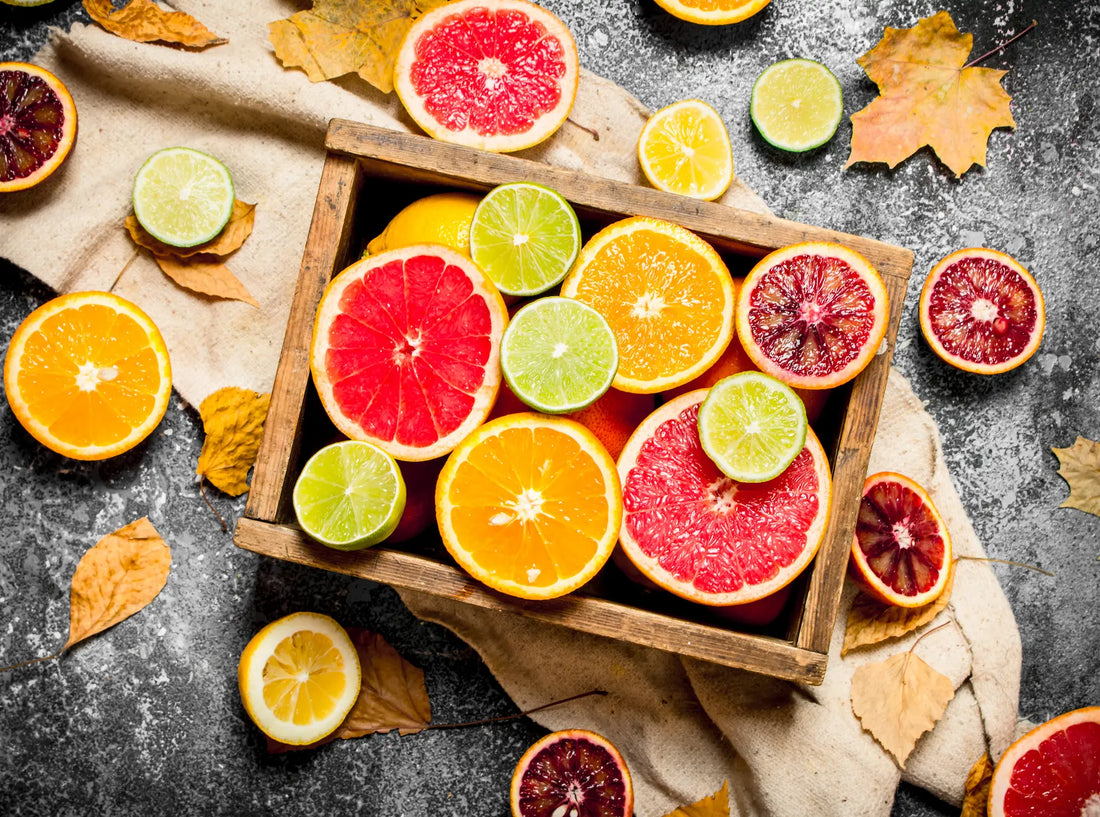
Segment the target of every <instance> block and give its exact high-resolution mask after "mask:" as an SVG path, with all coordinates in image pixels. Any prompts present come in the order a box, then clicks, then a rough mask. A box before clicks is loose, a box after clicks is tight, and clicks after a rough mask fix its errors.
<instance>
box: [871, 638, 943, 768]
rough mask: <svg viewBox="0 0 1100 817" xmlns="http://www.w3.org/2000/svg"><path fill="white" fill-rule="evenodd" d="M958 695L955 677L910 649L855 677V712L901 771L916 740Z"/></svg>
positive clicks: (933, 724) (872, 666)
mask: <svg viewBox="0 0 1100 817" xmlns="http://www.w3.org/2000/svg"><path fill="white" fill-rule="evenodd" d="M954 697H955V686H954V684H952V683H951V679H950V678H948V677H947V676H946V675H943V674H942V673H939V672H937V671H936V670H934V669H932V667H930V666H928V664H926V663H925V662H924V661H923V660H921V659H920V658H919V657H918V656H916V655H914V654H913V653H912V652H903V653H898V654H897V655H894V656H891V657H890V658H888V659H886V660H885V661H882V662H879V663H876V664H865V665H864V666H862V667H860V668H859V669H857V670H856V671H855V673H854V674H853V675H852V689H851V699H852V712H853V713H854V714H855V716H856V717H857V718H859V721H860V723H862V724H863V728H864V729H866V730H867V731H868V732H870V733H871V736H872V737H873V738H874V739H875V740H877V741H878V742H879V743H880V744H881V745H882V747H883V748H884V749H885V750H886V751H888V752H889V753H890V754H892V755H893V756H894V757H895V758H896V759H897V762H898V765H899V766H901V767H902V768H903V769H904V768H905V760H906V758H908V757H909V754H910V752H912V751H913V747H914V746H916V745H917V739H918V738H919V737H920V736H921V735H923V734H924V733H925V732H927V731H928V730H929V729H931V728H932V727H933V726H935V724H936V721H938V720H939V719H940V718H941V717H943V713H944V711H945V710H946V709H947V704H948V703H949V702H950V701H951V699H952V698H954Z"/></svg>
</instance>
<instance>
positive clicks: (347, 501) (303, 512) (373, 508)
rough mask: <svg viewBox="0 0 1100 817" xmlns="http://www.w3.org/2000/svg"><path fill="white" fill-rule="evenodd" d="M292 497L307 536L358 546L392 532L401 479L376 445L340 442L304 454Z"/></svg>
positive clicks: (341, 546) (401, 500) (401, 499)
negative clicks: (303, 465)
mask: <svg viewBox="0 0 1100 817" xmlns="http://www.w3.org/2000/svg"><path fill="white" fill-rule="evenodd" d="M292 499H293V503H294V512H295V514H296V515H297V517H298V524H299V525H300V526H301V528H302V530H304V531H305V532H306V533H307V534H309V535H310V536H311V537H313V538H314V539H316V540H317V541H318V542H321V543H322V544H325V545H328V546H329V547H332V548H336V549H338V550H359V549H360V548H365V547H369V546H370V545H374V544H377V543H378V542H381V541H382V540H383V539H385V538H386V537H387V536H389V535H390V534H391V533H393V531H394V529H395V528H396V527H397V523H398V522H400V521H401V514H403V513H404V511H405V481H404V480H403V479H402V477H401V471H400V470H399V469H398V467H397V463H396V462H395V461H394V459H393V457H391V456H390V455H389V454H387V453H386V452H385V451H383V450H382V449H381V448H379V447H378V446H376V445H372V444H371V443H367V442H359V441H355V440H346V441H344V442H338V443H333V444H331V445H327V446H325V447H324V448H322V449H321V450H320V451H318V452H317V453H316V454H314V455H313V456H312V457H310V458H309V460H308V461H307V462H306V465H305V467H304V468H303V469H302V473H301V475H300V476H299V477H298V481H297V482H296V483H295V484H294V494H293V497H292Z"/></svg>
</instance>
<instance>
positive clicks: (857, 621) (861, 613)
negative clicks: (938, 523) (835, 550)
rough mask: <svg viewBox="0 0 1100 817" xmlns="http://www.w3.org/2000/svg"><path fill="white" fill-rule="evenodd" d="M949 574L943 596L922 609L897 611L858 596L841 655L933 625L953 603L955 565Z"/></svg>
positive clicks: (864, 596)
mask: <svg viewBox="0 0 1100 817" xmlns="http://www.w3.org/2000/svg"><path fill="white" fill-rule="evenodd" d="M949 570H950V572H949V573H948V576H947V584H946V585H945V586H944V588H943V592H942V593H940V595H939V596H937V597H936V599H935V600H934V601H932V602H931V603H929V604H926V605H924V606H923V607H896V606H895V605H893V604H883V603H882V602H880V601H876V600H875V599H873V598H871V597H870V596H868V595H866V594H864V593H860V594H859V595H858V596H856V599H855V601H854V602H853V603H852V609H851V611H850V612H849V613H848V623H847V625H846V627H845V628H844V646H843V647H841V648H840V654H841V655H842V656H843V655H847V654H848V653H849V652H851V651H852V650H854V649H856V648H857V647H866V646H868V645H870V644H878V643H880V642H882V641H888V640H889V639H891V638H900V637H901V636H903V635H905V634H906V633H911V632H912V631H913V630H916V629H917V628H919V627H923V626H924V625H925V624H928V623H929V622H930V621H932V619H934V618H935V617H936V616H938V615H939V614H940V613H942V612H943V611H944V609H946V607H947V603H948V602H949V601H950V600H951V589H952V587H953V586H954V584H955V565H954V564H952V565H951V566H950V568H949Z"/></svg>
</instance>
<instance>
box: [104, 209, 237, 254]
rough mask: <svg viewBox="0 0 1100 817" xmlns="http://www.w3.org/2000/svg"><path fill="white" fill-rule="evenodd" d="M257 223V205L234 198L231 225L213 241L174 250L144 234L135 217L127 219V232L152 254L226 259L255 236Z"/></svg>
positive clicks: (136, 242)
mask: <svg viewBox="0 0 1100 817" xmlns="http://www.w3.org/2000/svg"><path fill="white" fill-rule="evenodd" d="M255 222H256V205H255V204H249V203H248V202H244V201H241V200H240V199H234V201H233V211H232V212H231V213H230V215H229V223H227V224H226V225H225V227H224V228H222V231H221V232H220V233H218V234H217V235H216V236H215V237H214V238H212V239H210V240H209V241H207V242H206V243H204V244H197V245H195V246H194V247H173V246H172V245H171V244H165V243H164V242H163V241H158V240H157V239H155V238H153V236H151V235H149V233H147V232H146V231H145V228H144V227H142V226H141V224H140V223H138V220H137V218H136V217H135V216H127V217H126V229H127V231H128V232H129V233H130V238H132V239H133V240H134V243H135V244H137V245H138V246H140V247H144V248H145V249H147V250H149V251H151V252H152V253H153V255H159V256H165V257H170V256H175V257H176V258H190V257H191V256H193V255H199V254H204V255H221V256H224V255H229V254H230V253H233V252H236V251H237V250H239V249H240V248H241V245H242V244H244V242H245V239H246V238H248V237H249V236H250V235H251V234H252V227H253V225H254V224H255Z"/></svg>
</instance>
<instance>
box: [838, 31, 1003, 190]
mask: <svg viewBox="0 0 1100 817" xmlns="http://www.w3.org/2000/svg"><path fill="white" fill-rule="evenodd" d="M973 42H974V37H973V36H972V35H970V34H962V33H960V32H959V30H958V29H957V28H955V23H954V22H953V21H952V19H951V15H950V14H948V13H947V12H946V11H941V12H939V13H937V14H934V15H932V16H931V17H925V18H924V19H922V20H921V21H920V22H919V23H917V25H916V26H914V27H913V28H903V29H898V28H887V29H886V33H885V35H884V36H883V38H882V41H881V42H879V44H878V45H876V46H875V47H874V48H872V49H871V50H870V51H868V52H867V53H866V54H864V55H863V56H862V57H860V58H859V60H858V62H859V64H860V65H861V66H862V67H863V70H864V71H866V72H867V76H868V77H870V78H871V80H872V81H873V82H874V83H875V84H876V85H878V89H879V96H878V98H877V99H875V100H874V101H873V102H872V103H871V104H870V105H868V106H867V107H866V108H864V109H863V110H862V111H859V112H858V113H855V114H853V115H852V152H851V155H850V156H849V157H848V164H847V166H848V167H851V166H852V165H853V164H855V163H856V162H885V163H886V164H888V165H890V167H895V166H896V165H898V164H899V163H900V162H902V161H903V160H904V159H907V158H908V157H910V156H912V155H913V154H914V153H916V152H917V151H918V150H920V148H922V147H924V146H925V145H929V146H931V148H932V149H933V150H934V151H935V152H936V155H937V156H939V157H940V159H941V160H942V161H943V163H944V164H945V165H947V167H948V168H950V169H951V171H952V172H953V173H954V174H955V175H956V176H961V175H962V174H963V173H965V172H966V171H967V170H969V169H970V167H971V166H972V165H974V164H979V165H982V166H983V167H984V166H985V156H986V144H987V142H988V140H989V135H990V134H991V133H992V132H993V130H994V129H995V128H1013V127H1015V126H1016V123H1015V121H1014V120H1013V119H1012V112H1011V111H1010V110H1009V102H1011V100H1012V97H1010V96H1009V95H1008V93H1007V92H1006V91H1005V90H1004V88H1002V87H1001V78H1002V77H1003V76H1004V75H1005V74H1006V73H1008V72H1007V71H997V70H994V69H991V68H975V67H968V66H967V58H968V57H969V56H970V49H971V46H972V45H973Z"/></svg>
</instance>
